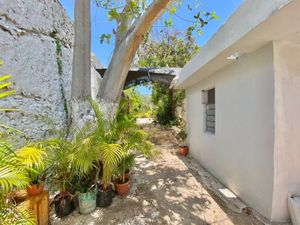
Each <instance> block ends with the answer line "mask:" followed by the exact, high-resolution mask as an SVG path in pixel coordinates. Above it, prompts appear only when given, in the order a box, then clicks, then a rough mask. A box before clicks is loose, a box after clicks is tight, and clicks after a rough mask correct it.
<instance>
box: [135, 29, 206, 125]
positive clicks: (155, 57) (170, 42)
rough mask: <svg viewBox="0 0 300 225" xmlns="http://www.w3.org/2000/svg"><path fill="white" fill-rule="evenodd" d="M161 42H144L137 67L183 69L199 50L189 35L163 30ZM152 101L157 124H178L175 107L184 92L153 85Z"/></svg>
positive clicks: (161, 85)
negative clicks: (155, 107)
mask: <svg viewBox="0 0 300 225" xmlns="http://www.w3.org/2000/svg"><path fill="white" fill-rule="evenodd" d="M162 35H163V37H162V38H161V39H160V40H161V41H157V40H154V39H151V37H149V38H148V39H146V40H145V41H144V42H143V43H142V45H141V47H140V49H139V50H138V59H137V61H138V65H139V66H140V67H181V68H182V67H183V66H184V65H185V64H186V63H187V62H188V61H189V60H190V59H191V58H192V56H193V55H194V54H196V53H197V52H198V51H199V50H200V48H199V46H198V45H197V44H196V43H195V41H194V39H193V38H192V37H191V36H189V35H185V36H183V35H180V33H176V32H175V33H174V32H173V33H170V32H168V31H165V32H164V33H163V34H162ZM151 97H152V101H153V103H154V104H155V105H156V106H157V111H156V117H157V120H158V122H159V123H160V124H164V125H172V124H175V125H176V124H177V123H178V117H177V115H176V107H177V106H180V105H181V104H182V101H183V99H184V97H185V94H184V91H179V90H173V89H170V88H169V87H168V86H166V85H164V84H161V83H153V84H152V96H151Z"/></svg>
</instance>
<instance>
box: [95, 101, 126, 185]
mask: <svg viewBox="0 0 300 225" xmlns="http://www.w3.org/2000/svg"><path fill="white" fill-rule="evenodd" d="M90 103H91V106H92V107H93V109H94V113H95V116H96V127H95V129H94V132H93V139H94V143H95V146H96V148H98V149H99V153H100V157H101V162H102V164H103V171H102V179H101V183H102V189H103V190H107V189H108V187H109V186H110V183H111V181H112V175H113V171H114V169H115V168H116V166H117V165H118V164H119V162H120V160H121V157H122V154H123V152H124V149H123V146H122V145H121V144H120V143H118V138H117V136H116V134H117V128H118V127H117V123H116V119H115V118H114V119H112V120H108V119H105V118H104V115H103V113H102V111H101V109H100V107H99V105H98V104H97V103H96V102H95V101H93V100H90Z"/></svg>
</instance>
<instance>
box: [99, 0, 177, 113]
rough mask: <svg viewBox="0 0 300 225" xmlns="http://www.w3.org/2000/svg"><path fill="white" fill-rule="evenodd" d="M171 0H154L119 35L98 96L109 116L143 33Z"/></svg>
mask: <svg viewBox="0 0 300 225" xmlns="http://www.w3.org/2000/svg"><path fill="white" fill-rule="evenodd" d="M171 2H172V0H154V1H153V3H152V4H151V5H150V6H149V8H148V9H147V10H146V11H145V12H144V13H143V14H142V15H141V16H140V17H139V18H138V19H137V20H136V21H135V22H134V23H133V25H131V26H130V27H129V28H128V30H127V32H126V33H125V34H124V35H123V36H122V37H121V38H119V37H117V40H118V41H117V42H116V47H115V50H114V53H113V56H112V59H111V62H110V64H109V66H108V69H107V70H106V72H105V74H104V77H103V80H102V82H101V84H100V89H99V93H98V96H97V99H98V101H100V103H101V105H102V110H103V113H104V115H105V116H106V117H107V118H111V117H112V116H113V115H114V114H115V112H116V109H117V107H118V104H119V101H120V98H121V94H122V90H123V87H124V83H125V81H126V77H127V74H128V71H129V69H130V66H131V64H132V61H133V59H134V56H135V54H136V51H137V49H138V46H139V45H140V43H141V41H142V38H143V35H144V34H145V33H146V32H147V31H148V30H149V29H150V28H151V26H152V25H153V23H154V22H155V21H156V20H157V19H158V18H159V17H160V16H161V15H162V13H163V12H164V11H165V10H166V8H167V6H168V5H169V4H170V3H171Z"/></svg>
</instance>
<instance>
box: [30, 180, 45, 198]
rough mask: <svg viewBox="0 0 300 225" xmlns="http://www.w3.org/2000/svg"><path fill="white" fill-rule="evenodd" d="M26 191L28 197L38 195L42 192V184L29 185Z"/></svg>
mask: <svg viewBox="0 0 300 225" xmlns="http://www.w3.org/2000/svg"><path fill="white" fill-rule="evenodd" d="M26 189H27V194H28V195H29V196H35V195H39V194H41V193H42V192H43V191H44V184H43V183H41V184H31V185H30V186H29V187H27V188H26Z"/></svg>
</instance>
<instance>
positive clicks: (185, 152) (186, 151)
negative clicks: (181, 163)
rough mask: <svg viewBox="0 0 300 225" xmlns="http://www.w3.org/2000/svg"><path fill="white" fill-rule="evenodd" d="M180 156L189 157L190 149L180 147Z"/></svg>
mask: <svg viewBox="0 0 300 225" xmlns="http://www.w3.org/2000/svg"><path fill="white" fill-rule="evenodd" d="M179 154H180V155H182V156H187V154H189V147H187V146H180V147H179Z"/></svg>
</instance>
